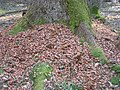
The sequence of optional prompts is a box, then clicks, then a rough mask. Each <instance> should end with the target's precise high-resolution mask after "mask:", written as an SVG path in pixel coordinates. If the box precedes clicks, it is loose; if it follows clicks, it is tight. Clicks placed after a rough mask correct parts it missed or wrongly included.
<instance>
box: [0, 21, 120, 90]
mask: <svg viewBox="0 0 120 90" xmlns="http://www.w3.org/2000/svg"><path fill="white" fill-rule="evenodd" d="M10 28H11V26H10V27H9V28H8V29H6V30H2V31H1V32H0V62H1V63H0V72H2V73H1V75H0V90H31V89H32V85H33V83H32V81H31V80H30V79H29V73H30V71H31V69H32V67H33V66H34V65H35V64H36V63H38V62H48V63H49V64H50V65H51V66H52V67H53V69H54V70H53V72H52V76H51V78H50V79H49V80H47V81H45V83H44V85H45V90H55V86H56V85H57V84H58V83H59V82H62V81H69V82H74V83H77V84H82V85H83V87H84V89H85V90H120V87H119V86H118V85H112V84H111V83H110V79H111V78H112V77H113V76H115V75H116V74H115V72H113V71H111V66H112V65H113V64H115V65H116V64H120V51H119V50H118V49H117V48H116V46H115V42H117V40H116V38H117V34H116V33H114V32H112V31H111V28H109V27H108V26H106V25H104V24H102V23H101V22H99V21H97V20H95V21H93V28H94V31H95V32H96V41H97V43H98V44H99V45H100V46H101V47H102V48H103V50H104V52H105V54H106V56H107V58H108V60H109V61H110V62H109V63H108V64H105V65H101V64H100V60H99V59H97V58H95V57H93V55H92V54H91V52H90V51H89V45H88V44H87V43H86V42H80V39H79V38H78V37H77V36H75V35H74V34H72V33H71V32H70V30H69V29H68V27H66V26H64V25H60V24H47V25H40V26H34V28H32V29H29V30H28V31H25V32H21V33H18V34H17V35H15V36H11V35H9V34H8V31H9V30H10Z"/></svg>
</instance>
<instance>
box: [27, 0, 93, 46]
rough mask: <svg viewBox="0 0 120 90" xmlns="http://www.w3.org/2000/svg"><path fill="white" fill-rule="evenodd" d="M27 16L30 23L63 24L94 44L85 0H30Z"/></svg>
mask: <svg viewBox="0 0 120 90" xmlns="http://www.w3.org/2000/svg"><path fill="white" fill-rule="evenodd" d="M27 17H28V20H29V23H30V24H43V23H55V22H57V23H62V24H65V25H67V26H69V27H70V29H71V30H72V31H73V32H75V34H77V35H79V36H84V37H85V39H86V41H87V42H89V43H92V44H95V41H94V37H93V33H92V32H91V30H92V28H91V20H90V14H89V8H88V7H87V3H86V1H85V0H31V3H30V6H29V10H28V13H27ZM83 23H84V24H83ZM80 27H81V28H80ZM76 32H79V33H76ZM80 32H84V33H80ZM80 34H81V35H80ZM83 34H84V35H83Z"/></svg>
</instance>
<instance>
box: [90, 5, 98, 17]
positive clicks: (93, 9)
mask: <svg viewBox="0 0 120 90" xmlns="http://www.w3.org/2000/svg"><path fill="white" fill-rule="evenodd" d="M90 11H91V14H92V15H95V16H100V9H99V7H97V6H93V7H92V8H91V10H90Z"/></svg>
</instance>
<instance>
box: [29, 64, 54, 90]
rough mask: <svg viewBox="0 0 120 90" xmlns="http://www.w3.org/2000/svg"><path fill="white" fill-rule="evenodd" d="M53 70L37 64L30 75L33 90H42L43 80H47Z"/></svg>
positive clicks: (47, 66)
mask: <svg viewBox="0 0 120 90" xmlns="http://www.w3.org/2000/svg"><path fill="white" fill-rule="evenodd" d="M52 70H53V68H52V67H51V66H49V65H48V64H47V63H38V64H37V65H35V66H34V67H33V69H32V71H31V73H30V79H31V80H32V81H33V90H44V80H45V79H48V78H49V77H50V76H51V74H50V72H52Z"/></svg>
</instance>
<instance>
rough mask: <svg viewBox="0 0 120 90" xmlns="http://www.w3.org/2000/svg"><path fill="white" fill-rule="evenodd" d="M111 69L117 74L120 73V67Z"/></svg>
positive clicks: (115, 66) (114, 66)
mask: <svg viewBox="0 0 120 90" xmlns="http://www.w3.org/2000/svg"><path fill="white" fill-rule="evenodd" d="M111 69H112V70H113V71H115V72H116V73H120V65H113V66H112V68H111Z"/></svg>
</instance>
